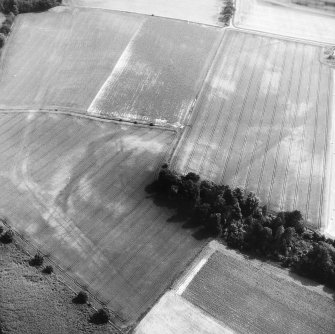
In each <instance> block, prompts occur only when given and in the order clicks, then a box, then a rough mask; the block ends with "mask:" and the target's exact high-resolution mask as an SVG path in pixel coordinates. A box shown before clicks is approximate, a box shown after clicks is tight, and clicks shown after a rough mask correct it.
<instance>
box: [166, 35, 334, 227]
mask: <svg viewBox="0 0 335 334" xmlns="http://www.w3.org/2000/svg"><path fill="white" fill-rule="evenodd" d="M229 35H232V36H233V37H230V36H229ZM237 36H238V37H237ZM237 41H238V43H240V44H236V43H237ZM248 45H250V46H251V45H254V46H255V47H254V48H253V49H250V50H249V49H248ZM225 48H227V49H229V50H230V54H229V55H226V54H225V53H224V51H223V50H224V49H225ZM285 50H286V51H285ZM320 52H321V49H320V48H318V47H316V46H311V45H308V44H305V43H299V42H288V41H285V40H283V39H275V38H271V39H270V38H268V37H265V36H261V35H254V34H250V33H248V32H247V33H241V32H237V31H236V30H230V29H228V30H226V32H225V36H224V40H223V43H222V46H221V48H220V50H219V52H218V56H217V57H216V59H215V61H214V62H213V66H212V68H211V70H210V74H209V77H208V78H207V79H206V80H205V82H204V85H203V89H202V91H201V93H200V94H199V99H198V100H197V102H196V105H195V110H194V113H193V117H192V118H191V119H190V121H189V122H190V123H191V126H187V127H186V129H185V130H184V133H183V134H182V137H181V140H180V143H179V144H178V147H177V149H176V150H175V151H174V154H173V156H172V160H171V165H172V167H173V168H175V169H177V170H179V171H180V172H182V173H187V172H188V171H193V172H197V173H199V174H200V175H202V177H204V178H208V179H210V180H213V181H215V182H219V183H220V182H225V183H229V184H231V185H232V186H237V185H239V186H242V187H246V188H247V189H249V190H253V191H255V192H256V193H257V194H258V195H259V196H260V197H261V200H262V201H263V202H265V203H269V204H270V207H272V208H273V209H274V210H279V209H290V210H291V209H292V207H293V208H298V209H300V210H301V211H302V212H305V210H307V211H306V218H308V219H309V221H310V222H311V224H312V225H313V226H314V227H317V228H320V222H321V217H320V215H322V212H323V211H322V207H320V205H321V199H320V197H321V196H322V194H321V193H322V191H323V189H324V182H325V171H324V170H323V169H324V168H323V167H322V166H325V162H326V154H327V145H326V143H325V138H328V134H327V131H328V130H327V129H326V133H325V131H324V130H323V129H325V128H327V126H328V125H327V119H328V118H329V111H328V110H329V106H326V104H327V103H329V101H328V99H329V97H328V96H329V94H330V88H329V87H328V84H329V80H330V78H331V72H330V70H329V69H327V68H326V67H324V66H323V65H321V64H320V63H319V56H320ZM249 53H250V54H249ZM234 54H241V55H242V56H240V57H238V58H237V57H234ZM247 55H248V56H247ZM227 58H229V59H227ZM310 63H312V64H313V65H312V68H311V72H307V73H306V72H304V73H302V69H303V64H310ZM260 69H262V70H260ZM311 73H312V74H311ZM309 75H310V76H309ZM312 75H314V77H317V78H318V80H320V83H319V85H318V84H317V82H315V80H314V82H311V83H309V81H310V80H311V78H312ZM229 78H230V79H229ZM299 79H301V80H302V81H303V83H301V82H300V81H299ZM306 79H307V81H306ZM225 80H226V81H225ZM226 82H229V83H230V84H229V85H230V86H231V87H233V88H232V91H230V87H229V86H228V85H226ZM310 84H312V85H313V88H311V87H310ZM220 86H221V87H220ZM302 87H306V88H307V90H308V89H309V90H310V91H311V92H310V93H308V94H306V95H303V94H302V93H301V92H302V91H303V90H302ZM308 87H309V88H308ZM318 94H320V97H319V98H318ZM305 96H306V97H307V98H308V99H310V100H307V101H306V100H305ZM321 96H322V98H321ZM318 101H320V105H319V106H318V107H316V106H317V104H318ZM312 110H315V112H314V114H313V115H314V116H313V120H312V118H311V115H312ZM319 113H320V116H317V117H318V118H316V116H315V115H318V114H319ZM198 124H199V125H198ZM202 124H206V126H202ZM306 127H307V128H306ZM297 131H298V132H297ZM307 131H308V133H312V136H308V137H306V136H307ZM299 133H301V135H302V137H301V138H302V140H301V141H299V138H300V137H299ZM305 137H306V138H305ZM320 138H321V139H320ZM297 150H298V151H297ZM293 152H294V153H293ZM299 152H300V153H299ZM308 152H311V154H312V155H313V156H312V157H311V156H310V157H309V160H308V159H306V157H307V155H308V154H309V153H308ZM292 155H293V157H292ZM293 158H294V159H293ZM297 158H298V159H299V160H298V161H297ZM308 166H309V167H308ZM311 167H312V168H311ZM296 170H297V171H298V173H297V174H295V173H296V172H295V171H296ZM292 182H293V184H295V190H294V191H293V193H292ZM288 186H289V188H290V189H287V187H288ZM287 191H288V193H289V195H288V193H287ZM307 192H308V193H309V195H308V194H307ZM307 196H308V197H307ZM292 203H293V205H292ZM312 203H313V206H311V204H312Z"/></svg>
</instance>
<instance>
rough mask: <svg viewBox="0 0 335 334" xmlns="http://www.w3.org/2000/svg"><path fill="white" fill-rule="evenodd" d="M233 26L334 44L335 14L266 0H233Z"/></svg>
mask: <svg viewBox="0 0 335 334" xmlns="http://www.w3.org/2000/svg"><path fill="white" fill-rule="evenodd" d="M234 25H236V26H237V27H239V28H242V29H252V30H257V31H263V32H268V33H272V34H278V35H282V36H288V37H292V38H300V39H306V40H312V41H315V42H319V43H333V44H334V43H335V16H332V15H326V14H324V15H322V14H319V13H313V12H308V11H306V10H300V9H296V8H289V7H287V6H280V5H278V4H274V3H271V2H268V1H266V0H236V13H235V16H234Z"/></svg>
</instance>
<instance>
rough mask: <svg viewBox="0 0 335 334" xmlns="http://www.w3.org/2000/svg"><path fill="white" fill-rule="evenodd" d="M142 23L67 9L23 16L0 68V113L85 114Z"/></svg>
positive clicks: (126, 16) (104, 13) (133, 17)
mask: <svg viewBox="0 0 335 334" xmlns="http://www.w3.org/2000/svg"><path fill="white" fill-rule="evenodd" d="M143 21H144V18H142V17H140V16H138V15H132V14H123V13H112V12H108V11H103V10H87V9H79V8H77V9H70V8H66V7H57V8H55V9H53V10H51V11H48V12H44V13H38V14H23V15H19V16H18V17H17V18H16V20H15V25H14V29H13V31H12V33H11V35H10V38H9V40H8V41H7V43H6V47H5V52H4V55H3V59H2V63H1V69H0V107H1V108H7V107H10V108H71V110H72V111H79V112H86V109H87V108H88V106H89V105H90V103H91V102H92V100H93V99H94V97H95V95H96V94H97V93H98V91H99V89H100V87H101V86H102V85H103V83H104V82H105V81H106V79H107V78H108V76H109V74H110V73H111V71H112V70H113V68H114V66H115V64H116V63H117V61H118V59H119V58H120V56H121V54H122V53H123V51H124V49H125V48H126V46H127V44H128V43H129V41H130V40H131V38H132V36H133V35H134V34H135V32H136V31H137V29H139V27H140V26H141V24H142V23H143Z"/></svg>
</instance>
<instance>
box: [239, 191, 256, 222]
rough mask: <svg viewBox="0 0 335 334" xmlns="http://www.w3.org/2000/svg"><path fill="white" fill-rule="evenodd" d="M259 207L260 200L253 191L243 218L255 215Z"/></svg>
mask: <svg viewBox="0 0 335 334" xmlns="http://www.w3.org/2000/svg"><path fill="white" fill-rule="evenodd" d="M258 205H259V198H258V197H257V196H256V195H255V193H253V192H252V191H251V192H249V194H248V196H247V198H246V200H245V205H244V207H243V211H242V213H243V216H244V217H248V216H250V215H253V214H254V212H255V211H256V210H257V209H258Z"/></svg>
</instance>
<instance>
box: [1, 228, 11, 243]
mask: <svg viewBox="0 0 335 334" xmlns="http://www.w3.org/2000/svg"><path fill="white" fill-rule="evenodd" d="M13 239H14V232H13V231H12V230H7V231H6V232H5V233H4V234H3V235H2V237H1V242H2V243H4V244H10V243H11V242H13Z"/></svg>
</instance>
